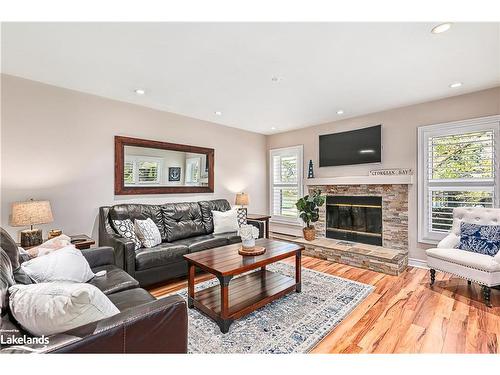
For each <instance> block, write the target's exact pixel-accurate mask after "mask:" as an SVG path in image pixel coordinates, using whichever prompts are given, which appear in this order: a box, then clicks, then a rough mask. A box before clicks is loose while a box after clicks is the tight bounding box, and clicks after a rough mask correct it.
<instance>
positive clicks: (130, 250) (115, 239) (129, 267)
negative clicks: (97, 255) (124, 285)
mask: <svg viewBox="0 0 500 375" xmlns="http://www.w3.org/2000/svg"><path fill="white" fill-rule="evenodd" d="M99 246H111V247H112V248H113V249H114V252H115V264H116V265H117V266H118V267H120V268H122V269H124V270H125V271H127V272H128V273H129V275H131V276H134V275H135V244H134V242H133V241H132V240H129V239H126V238H124V237H122V236H120V235H118V234H111V233H105V234H104V235H101V236H100V237H99Z"/></svg>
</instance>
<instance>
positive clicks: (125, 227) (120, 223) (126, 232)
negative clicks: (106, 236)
mask: <svg viewBox="0 0 500 375" xmlns="http://www.w3.org/2000/svg"><path fill="white" fill-rule="evenodd" d="M112 223H113V226H114V227H115V230H116V231H117V232H118V234H119V235H121V236H122V237H125V238H126V239H129V240H132V241H133V242H134V245H135V250H137V249H139V248H140V247H141V241H140V240H139V238H138V237H137V235H136V234H135V228H134V223H132V220H130V219H125V220H112Z"/></svg>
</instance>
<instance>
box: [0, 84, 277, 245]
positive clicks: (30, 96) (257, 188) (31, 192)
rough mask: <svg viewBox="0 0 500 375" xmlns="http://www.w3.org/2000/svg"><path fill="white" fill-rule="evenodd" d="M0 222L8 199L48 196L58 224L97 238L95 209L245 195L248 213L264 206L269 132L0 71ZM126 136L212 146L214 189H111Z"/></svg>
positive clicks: (15, 231)
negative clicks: (137, 192) (127, 192)
mask: <svg viewBox="0 0 500 375" xmlns="http://www.w3.org/2000/svg"><path fill="white" fill-rule="evenodd" d="M1 83H2V101H1V103H2V117H1V119H2V124H1V125H2V128H1V168H2V170H1V178H2V180H1V204H2V206H1V225H2V227H4V228H6V229H7V230H8V231H9V232H10V233H11V234H12V235H15V236H17V235H18V231H19V230H20V229H23V228H12V227H10V226H9V225H8V223H9V214H10V205H11V204H12V202H15V201H20V200H26V199H28V198H35V199H48V200H50V201H51V204H52V210H53V214H54V219H55V222H54V223H52V224H48V225H43V226H41V227H42V228H43V229H44V230H47V229H50V228H62V229H63V230H64V231H65V232H66V233H69V234H79V233H85V234H89V235H93V237H94V238H97V213H98V207H99V206H102V205H110V204H117V203H124V202H142V203H162V202H173V201H196V200H201V199H214V198H226V199H228V200H229V201H230V203H234V195H235V193H236V192H240V191H246V192H248V193H249V195H250V207H249V210H250V212H256V213H264V212H266V211H267V188H266V182H265V181H266V168H265V165H266V138H265V136H264V135H260V134H256V133H251V132H247V131H242V130H238V129H234V128H230V127H225V126H221V125H217V124H214V123H210V122H206V121H201V120H196V119H192V118H188V117H184V116H179V115H175V114H172V113H167V112H162V111H157V110H153V109H148V108H145V107H141V106H137V105H133V104H128V103H123V102H118V101H113V100H109V99H105V98H101V97H97V96H93V95H87V94H83V93H80V92H75V91H71V90H66V89H62V88H58V87H54V86H49V85H45V84H41V83H37V82H33V81H29V80H24V79H20V78H16V77H12V76H6V75H2V82H1ZM115 135H124V136H131V137H138V138H145V139H153V140H159V141H166V142H174V143H183V144H188V145H195V146H202V147H211V148H214V149H215V192H214V193H213V194H178V195H144V196H115V195H114V188H113V186H114V185H113V184H114V169H113V168H114V166H113V165H114V140H113V137H114V136H115Z"/></svg>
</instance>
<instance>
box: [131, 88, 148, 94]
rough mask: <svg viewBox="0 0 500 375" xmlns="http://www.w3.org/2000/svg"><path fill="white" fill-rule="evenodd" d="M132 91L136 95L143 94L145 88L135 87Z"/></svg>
mask: <svg viewBox="0 0 500 375" xmlns="http://www.w3.org/2000/svg"><path fill="white" fill-rule="evenodd" d="M134 92H135V93H136V94H137V95H144V94H145V93H146V90H144V89H135V90H134Z"/></svg>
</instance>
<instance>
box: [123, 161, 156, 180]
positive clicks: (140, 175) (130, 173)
mask: <svg viewBox="0 0 500 375" xmlns="http://www.w3.org/2000/svg"><path fill="white" fill-rule="evenodd" d="M162 163H163V160H162V159H160V158H153V157H149V156H134V155H130V156H128V155H126V156H125V162H124V166H123V180H124V183H125V186H137V185H158V184H160V181H161V169H162Z"/></svg>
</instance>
